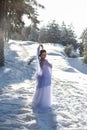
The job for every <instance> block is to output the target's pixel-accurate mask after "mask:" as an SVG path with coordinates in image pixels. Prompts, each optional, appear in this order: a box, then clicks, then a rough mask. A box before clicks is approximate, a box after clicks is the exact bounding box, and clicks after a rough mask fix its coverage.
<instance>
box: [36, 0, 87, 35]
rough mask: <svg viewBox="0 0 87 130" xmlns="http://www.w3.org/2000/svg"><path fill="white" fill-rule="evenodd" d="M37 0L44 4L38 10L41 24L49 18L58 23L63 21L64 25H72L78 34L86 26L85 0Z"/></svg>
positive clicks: (86, 3) (86, 6) (86, 10)
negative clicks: (43, 7)
mask: <svg viewBox="0 0 87 130" xmlns="http://www.w3.org/2000/svg"><path fill="white" fill-rule="evenodd" d="M38 2H39V3H40V4H42V5H44V6H45V9H39V10H38V12H39V19H40V20H41V23H40V25H41V26H42V25H44V24H47V23H48V21H51V20H56V21H57V22H58V24H60V25H61V23H62V22H63V21H64V22H65V24H66V25H70V24H72V25H73V26H74V31H75V32H76V34H77V35H78V36H79V35H80V34H81V33H82V31H83V29H84V28H85V27H87V17H86V12H87V0H38Z"/></svg>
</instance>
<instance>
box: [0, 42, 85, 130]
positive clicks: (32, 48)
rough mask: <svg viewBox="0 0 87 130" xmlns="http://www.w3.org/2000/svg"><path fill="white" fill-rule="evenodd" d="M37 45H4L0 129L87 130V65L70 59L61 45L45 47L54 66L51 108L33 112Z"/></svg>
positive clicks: (0, 84) (0, 70)
mask: <svg viewBox="0 0 87 130" xmlns="http://www.w3.org/2000/svg"><path fill="white" fill-rule="evenodd" d="M37 46H38V43H33V42H31V41H12V40H10V41H9V44H5V67H2V68H0V130H70V129H72V130H87V81H86V79H87V66H86V65H85V64H83V62H82V59H81V58H80V57H78V58H74V59H73V58H67V57H66V56H65V54H64V51H63V50H64V48H63V46H61V45H55V46H54V45H52V44H51V45H50V44H47V45H44V47H45V49H46V50H47V52H48V56H47V58H48V60H50V62H51V63H52V64H53V70H52V90H53V91H52V93H53V106H52V109H51V110H48V111H46V112H44V113H41V112H39V111H37V110H36V111H33V109H32V107H31V101H32V98H33V94H34V91H35V85H36V80H35V69H36V67H35V65H36V48H37ZM31 58H33V59H34V60H33V62H31V64H29V65H28V61H29V60H30V59H31Z"/></svg>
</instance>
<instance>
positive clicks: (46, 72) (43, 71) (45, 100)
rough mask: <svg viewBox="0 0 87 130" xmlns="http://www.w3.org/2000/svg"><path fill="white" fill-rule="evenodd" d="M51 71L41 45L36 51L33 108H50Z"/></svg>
mask: <svg viewBox="0 0 87 130" xmlns="http://www.w3.org/2000/svg"><path fill="white" fill-rule="evenodd" d="M51 70H52V65H51V64H50V63H49V62H48V61H47V60H46V50H44V49H43V45H39V47H38V49H37V86H36V92H35V95H34V99H33V102H32V105H33V107H39V108H49V107H51Z"/></svg>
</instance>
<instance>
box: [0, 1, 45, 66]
mask: <svg viewBox="0 0 87 130" xmlns="http://www.w3.org/2000/svg"><path fill="white" fill-rule="evenodd" d="M35 6H39V7H42V8H44V7H43V6H41V5H40V4H38V3H37V2H36V1H35V0H0V35H1V36H0V66H3V65H4V38H5V39H6V37H10V36H11V33H12V32H18V33H21V29H22V28H23V27H24V22H23V20H22V16H23V15H24V14H26V15H27V16H28V18H29V19H30V20H31V21H32V23H33V25H34V26H36V25H37V23H39V21H38V19H37V10H36V7H35Z"/></svg>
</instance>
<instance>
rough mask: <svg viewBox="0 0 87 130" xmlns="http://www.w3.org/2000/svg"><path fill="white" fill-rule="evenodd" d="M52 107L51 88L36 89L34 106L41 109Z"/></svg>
mask: <svg viewBox="0 0 87 130" xmlns="http://www.w3.org/2000/svg"><path fill="white" fill-rule="evenodd" d="M51 105H52V94H51V86H46V87H43V88H38V89H36V91H35V94H34V98H33V102H32V106H33V107H40V108H50V107H51Z"/></svg>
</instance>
